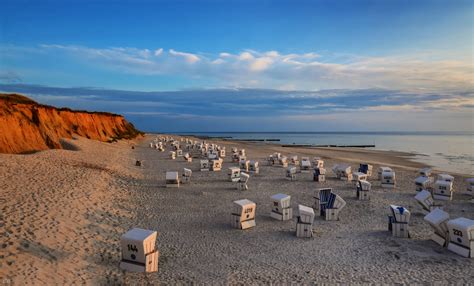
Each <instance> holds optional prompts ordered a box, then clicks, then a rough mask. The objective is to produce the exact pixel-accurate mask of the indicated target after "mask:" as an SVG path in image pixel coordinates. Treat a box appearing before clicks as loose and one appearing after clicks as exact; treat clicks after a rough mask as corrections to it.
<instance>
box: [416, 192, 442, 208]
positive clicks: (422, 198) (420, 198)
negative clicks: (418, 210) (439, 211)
mask: <svg viewBox="0 0 474 286" xmlns="http://www.w3.org/2000/svg"><path fill="white" fill-rule="evenodd" d="M415 200H416V201H417V202H418V204H420V205H421V207H422V208H423V210H424V211H425V212H431V211H433V210H434V209H436V208H440V207H441V205H438V204H436V203H435V202H434V199H433V196H432V195H431V192H430V191H428V190H421V191H420V192H419V193H418V194H416V196H415Z"/></svg>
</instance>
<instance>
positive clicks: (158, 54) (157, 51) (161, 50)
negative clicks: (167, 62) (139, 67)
mask: <svg viewBox="0 0 474 286" xmlns="http://www.w3.org/2000/svg"><path fill="white" fill-rule="evenodd" d="M161 54H163V48H159V49H158V50H155V56H157V57H159V56H161Z"/></svg>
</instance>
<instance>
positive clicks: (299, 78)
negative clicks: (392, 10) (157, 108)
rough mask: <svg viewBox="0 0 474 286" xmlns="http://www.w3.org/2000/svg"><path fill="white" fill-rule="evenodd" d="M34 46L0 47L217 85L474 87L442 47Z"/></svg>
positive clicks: (465, 68) (468, 70)
mask: <svg viewBox="0 0 474 286" xmlns="http://www.w3.org/2000/svg"><path fill="white" fill-rule="evenodd" d="M32 50H34V49H31V48H23V47H16V48H15V47H14V46H8V47H2V46H0V52H1V54H2V55H5V57H6V58H19V57H22V58H27V57H28V56H30V57H35V56H38V55H39V54H41V56H44V57H46V56H49V57H52V58H56V57H60V56H70V57H72V58H74V59H76V60H77V61H78V63H80V64H87V65H89V66H92V67H93V68H102V69H103V68H106V69H108V70H110V72H122V73H130V74H140V75H157V76H160V75H179V76H181V77H183V78H190V79H193V80H195V79H196V78H197V77H199V78H200V79H203V80H204V81H207V82H208V81H209V80H212V82H214V83H215V85H216V86H239V87H247V86H248V87H259V88H275V87H282V89H288V87H291V89H297V90H320V89H341V88H342V89H360V88H384V89H403V90H414V91H423V92H427V91H428V92H429V91H442V90H460V89H472V87H473V86H474V67H473V66H472V59H465V60H462V59H451V58H449V55H445V56H443V55H444V54H443V53H442V52H438V53H437V54H436V53H434V52H432V51H430V52H429V53H428V52H425V53H423V52H420V53H416V54H415V53H413V54H406V55H392V56H384V57H367V56H360V55H346V54H343V55H337V54H331V53H326V54H320V53H315V52H307V53H288V54H284V53H281V52H278V51H275V50H270V51H264V52H258V51H253V50H244V51H242V52H240V53H230V52H221V53H219V54H214V55H213V54H206V56H203V55H197V54H193V53H187V52H181V51H177V50H174V49H170V50H169V52H168V53H165V52H164V50H163V49H162V48H160V49H157V50H154V51H150V50H148V49H137V48H127V47H125V48H124V47H113V48H102V49H96V48H90V47H82V46H65V45H54V44H53V45H40V46H39V47H37V48H36V51H35V52H33V51H32ZM15 51H16V54H15ZM433 54H435V55H436V56H433ZM152 55H154V56H152ZM440 59H441V60H440ZM12 71H14V70H12ZM249 71H251V72H249Z"/></svg>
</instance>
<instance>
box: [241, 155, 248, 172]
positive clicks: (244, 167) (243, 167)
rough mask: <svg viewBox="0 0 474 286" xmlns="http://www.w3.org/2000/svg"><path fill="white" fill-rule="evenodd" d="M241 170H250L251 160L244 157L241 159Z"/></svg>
mask: <svg viewBox="0 0 474 286" xmlns="http://www.w3.org/2000/svg"><path fill="white" fill-rule="evenodd" d="M239 167H240V171H242V172H248V171H249V168H250V161H249V160H247V159H245V158H244V157H242V158H241V159H240V161H239Z"/></svg>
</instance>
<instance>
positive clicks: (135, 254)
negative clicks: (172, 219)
mask: <svg viewBox="0 0 474 286" xmlns="http://www.w3.org/2000/svg"><path fill="white" fill-rule="evenodd" d="M157 236H158V233H157V232H156V231H152V230H145V229H140V228H133V229H131V230H129V231H127V232H126V233H125V234H123V235H122V237H121V238H120V246H121V249H122V259H121V261H120V268H121V269H123V270H126V271H131V272H156V271H158V258H159V252H158V250H156V248H155V242H156V237H157Z"/></svg>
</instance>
